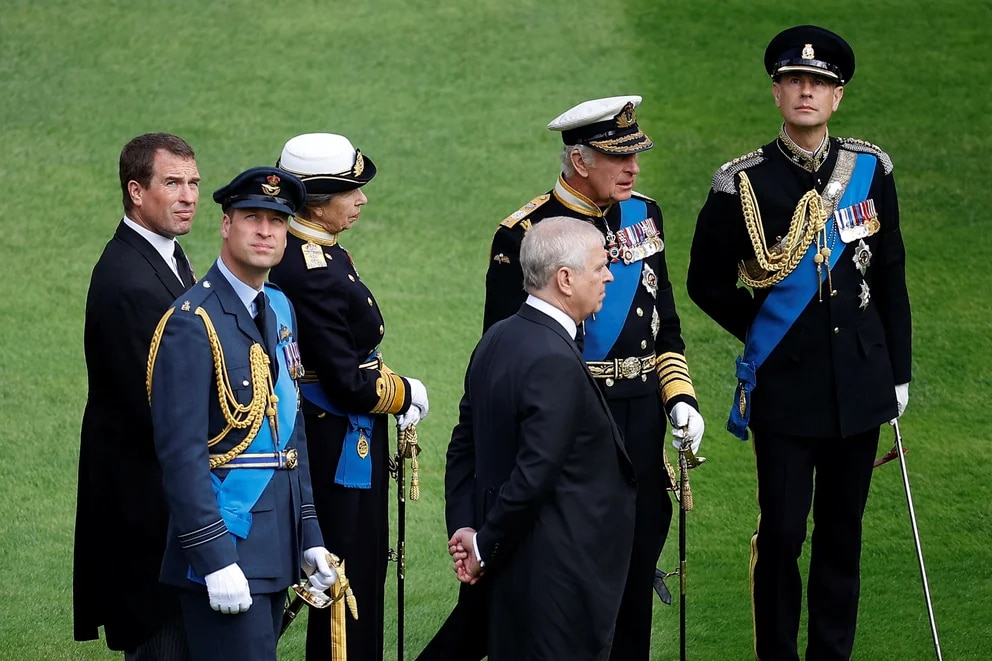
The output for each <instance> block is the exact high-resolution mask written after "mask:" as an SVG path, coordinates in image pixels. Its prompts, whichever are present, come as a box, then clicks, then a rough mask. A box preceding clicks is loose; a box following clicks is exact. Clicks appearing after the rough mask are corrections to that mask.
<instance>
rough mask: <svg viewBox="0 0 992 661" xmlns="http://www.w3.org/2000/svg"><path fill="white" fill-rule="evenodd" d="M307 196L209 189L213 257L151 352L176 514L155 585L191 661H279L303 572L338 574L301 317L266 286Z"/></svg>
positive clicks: (262, 181) (294, 183)
mask: <svg viewBox="0 0 992 661" xmlns="http://www.w3.org/2000/svg"><path fill="white" fill-rule="evenodd" d="M305 195H306V193H305V190H304V188H303V183H302V182H300V180H299V179H297V178H296V177H294V176H293V175H291V174H288V173H286V172H284V171H282V170H277V169H276V168H265V167H263V168H253V169H251V170H247V171H245V172H243V173H242V174H240V175H238V176H237V177H235V179H234V180H233V181H232V182H231V183H230V184H228V185H227V186H225V187H223V188H221V189H220V190H218V191H216V192H215V193H214V201H216V202H217V203H219V204H220V205H221V207H222V209H223V210H224V216H223V220H222V222H221V236H222V237H223V239H224V241H223V244H222V247H221V254H220V259H218V260H217V262H216V263H215V264H214V266H213V267H212V268H211V269H210V270H209V271H208V272H207V274H206V275H205V276H204V278H203V280H201V281H200V282H198V283H197V284H196V285H195V286H194V287H193V288H192V289H191V290H190V291H188V292H187V293H185V294H183V295H182V296H180V297H179V298H178V299H177V300H176V302H175V303H174V304H173V306H172V307H170V308H169V309H168V310H167V311H166V313H165V315H164V316H163V317H162V320H161V321H160V322H159V325H158V327H157V328H156V329H155V334H154V339H153V341H152V346H151V349H150V351H149V356H148V365H149V369H148V384H147V387H148V393H149V397H150V400H151V409H152V422H153V425H154V429H155V451H156V454H157V456H158V459H159V462H160V463H161V465H162V481H163V485H164V490H165V496H166V502H167V503H168V505H169V513H170V519H169V532H168V537H167V542H166V547H165V557H164V559H163V562H162V571H161V580H162V582H163V583H166V584H168V585H171V586H174V587H176V588H179V601H180V606H181V609H182V614H183V621H184V623H185V625H186V631H187V636H188V639H189V646H190V650H191V651H192V655H193V658H194V659H195V660H197V661H199V660H201V659H202V660H204V661H223V660H225V659H230V660H232V661H234V660H237V661H246V660H247V661H252V660H258V661H274V659H275V658H276V642H277V640H278V636H279V633H280V625H281V622H282V615H283V605H284V602H285V597H286V589H287V588H288V587H289V586H290V585H291V584H292V583H295V582H296V580H297V579H298V577H299V576H300V572H301V566H302V568H303V569H305V570H306V573H307V574H310V575H311V577H310V581H311V584H312V585H313V586H314V587H316V588H318V589H327V588H328V587H330V586H331V585H332V584H333V583H334V582H335V580H336V578H337V577H336V574H335V572H334V569H333V568H331V567H330V566H329V564H328V553H327V550H326V549H325V548H324V547H323V540H322V538H321V533H320V527H319V526H318V524H317V514H316V511H315V510H314V506H313V495H312V492H311V488H310V472H309V462H308V457H307V448H306V437H305V436H304V431H303V415H302V413H300V400H299V388H298V385H297V381H298V379H299V378H300V377H302V376H303V366H302V365H301V364H300V360H299V355H300V354H299V349H298V347H297V344H296V316H295V313H294V311H293V307H292V305H291V304H290V303H289V300H288V299H287V298H286V296H285V295H284V294H283V293H282V292H281V291H280V290H279V289H278V288H277V287H275V286H273V285H271V284H267V283H265V276H266V274H267V273H268V271H269V269H270V268H271V267H272V265H273V264H276V263H278V262H279V260H280V259H282V255H283V252H284V251H285V248H286V231H287V227H288V224H289V216H290V215H292V214H293V213H295V212H296V210H297V209H299V208H300V206H302V204H303V200H304V197H305Z"/></svg>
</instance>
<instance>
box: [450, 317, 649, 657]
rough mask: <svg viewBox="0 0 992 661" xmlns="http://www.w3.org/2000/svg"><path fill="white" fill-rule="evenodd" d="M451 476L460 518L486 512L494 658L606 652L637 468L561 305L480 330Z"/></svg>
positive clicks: (483, 535) (626, 552) (483, 547)
mask: <svg viewBox="0 0 992 661" xmlns="http://www.w3.org/2000/svg"><path fill="white" fill-rule="evenodd" d="M445 487H446V488H445V500H446V503H447V519H448V521H449V524H450V523H453V522H466V521H477V522H479V524H480V525H479V527H478V537H477V542H478V547H479V551H480V553H481V556H482V559H483V561H484V562H485V563H486V572H487V574H486V579H485V580H487V581H488V582H489V585H490V599H491V600H490V607H491V608H490V618H491V619H490V622H491V625H492V628H491V636H490V648H489V653H490V655H491V658H498V659H557V658H568V659H599V658H606V656H608V653H609V647H610V642H611V639H612V633H613V626H614V622H615V619H616V614H617V610H618V609H619V606H620V596H621V594H622V593H623V585H624V581H625V579H626V574H627V564H628V562H629V559H630V550H631V544H632V540H633V532H634V500H635V495H636V481H635V480H634V477H633V468H632V466H631V464H630V460H629V459H628V457H627V453H626V451H625V450H624V447H623V441H622V439H621V437H620V432H619V430H618V429H617V427H616V424H615V423H614V421H613V418H612V416H611V414H610V411H609V408H608V407H607V405H606V401H605V399H604V398H603V396H602V394H601V393H600V391H599V389H598V388H597V387H596V386H595V384H594V382H593V379H592V377H591V375H590V374H589V372H588V370H587V369H586V368H585V366H584V365H583V362H582V358H581V356H580V354H579V352H578V349H577V348H576V347H575V344H574V342H573V341H572V339H571V338H570V337H568V335H567V333H566V332H565V330H564V328H562V326H561V325H560V324H559V323H558V322H557V321H555V320H554V319H552V318H551V317H549V316H547V315H546V314H544V313H542V312H540V311H538V310H536V309H534V308H532V307H530V306H528V305H524V306H522V307H521V309H520V312H519V313H518V314H516V315H514V316H512V317H510V318H509V319H507V320H505V321H503V322H501V323H498V324H496V325H495V326H493V327H492V328H491V329H489V330H488V331H487V332H486V334H485V335H484V336H483V338H482V340H481V341H480V342H479V345H478V347H477V348H476V350H475V352H474V354H473V356H472V360H471V363H470V364H469V368H468V371H467V374H466V377H465V394H464V396H463V397H462V400H461V403H460V405H459V422H458V425H457V426H456V427H455V429H454V431H453V433H452V438H451V443H450V445H449V448H448V453H447V467H446V477H445ZM604 651H605V655H604Z"/></svg>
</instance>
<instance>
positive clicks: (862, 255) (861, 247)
mask: <svg viewBox="0 0 992 661" xmlns="http://www.w3.org/2000/svg"><path fill="white" fill-rule="evenodd" d="M851 261H853V262H854V266H855V267H856V268H857V269H858V270H859V271H861V275H864V274H865V273H866V272H867V271H868V267H869V266H871V248H869V247H868V244H867V243H865V240H864V239H861V240H860V241H858V245H857V246H855V248H854V257H852V258H851Z"/></svg>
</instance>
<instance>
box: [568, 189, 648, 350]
mask: <svg viewBox="0 0 992 661" xmlns="http://www.w3.org/2000/svg"><path fill="white" fill-rule="evenodd" d="M647 217H648V206H647V204H645V203H644V200H639V199H637V198H636V197H632V198H630V199H629V200H624V201H623V202H621V203H620V229H623V228H625V227H630V226H631V225H636V224H637V223H639V222H641V221H642V220H644V219H645V218H647ZM610 273H612V274H613V282H609V283H607V284H606V298H605V299H604V300H603V309H602V310H600V311H599V312H597V313H596V315H595V318H591V317H590V318H589V319H586V324H585V329H586V335H585V347H584V349H583V351H582V357H583V358H585V359H586V360H603V359H604V358H606V356H607V354H609V353H610V349H612V348H613V345H614V344H615V343H616V341H617V338H618V337H620V332H621V331H622V330H623V325H624V322H626V321H627V315H628V314H629V313H630V304H631V302H632V301H633V300H634V294H635V293H636V292H637V283H639V282H640V281H641V262H640V261H636V262H632V263H630V264H625V263H624V262H623V261H619V262H616V263H614V264H610Z"/></svg>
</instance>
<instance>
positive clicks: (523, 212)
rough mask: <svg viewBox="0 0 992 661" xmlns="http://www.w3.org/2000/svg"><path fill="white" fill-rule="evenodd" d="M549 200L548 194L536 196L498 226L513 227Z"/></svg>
mask: <svg viewBox="0 0 992 661" xmlns="http://www.w3.org/2000/svg"><path fill="white" fill-rule="evenodd" d="M550 199H551V195H550V194H548V193H545V194H544V195H538V196H537V197H535V198H534V199H533V200H531V201H530V202H528V203H527V204H525V205H523V206H522V207H520V208H519V209H517V210H516V211H514V212H513V213H511V214H510V215H509V216H507V217H506V218H504V219H503V222H501V223H500V226H501V227H513V226H515V225H516V224H517V223H519V222H520V221H521V220H523V219H524V218H526V217H527V216H529V215H530V214H531V213H532V212H533V211H534V209H536V208H538V207H539V206H541V205H542V204H544V203H545V202H547V201H548V200H550Z"/></svg>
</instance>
